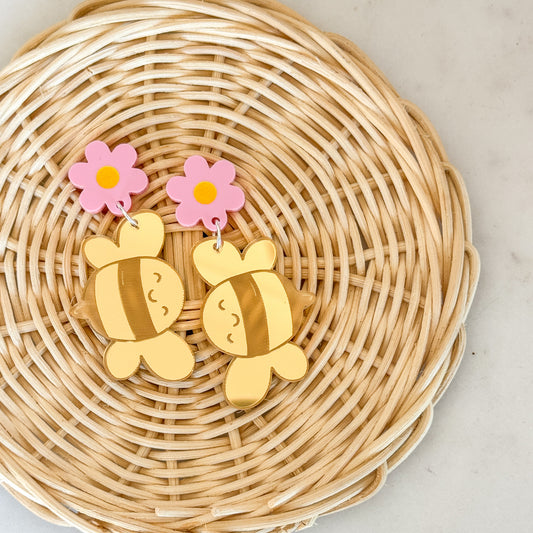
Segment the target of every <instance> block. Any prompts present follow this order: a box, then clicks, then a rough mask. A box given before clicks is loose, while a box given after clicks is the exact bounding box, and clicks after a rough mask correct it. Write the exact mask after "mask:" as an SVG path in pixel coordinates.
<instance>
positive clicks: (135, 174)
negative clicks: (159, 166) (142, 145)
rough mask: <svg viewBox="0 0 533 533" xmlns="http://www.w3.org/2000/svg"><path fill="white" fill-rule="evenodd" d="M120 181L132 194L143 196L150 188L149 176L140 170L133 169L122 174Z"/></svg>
mask: <svg viewBox="0 0 533 533" xmlns="http://www.w3.org/2000/svg"><path fill="white" fill-rule="evenodd" d="M120 179H121V180H124V182H125V187H126V188H127V190H128V192H129V193H130V194H141V193H143V192H144V191H145V190H146V189H147V188H148V183H149V182H148V176H147V175H146V174H145V173H144V171H142V170H141V169H140V168H132V169H130V170H128V171H126V172H121V174H120Z"/></svg>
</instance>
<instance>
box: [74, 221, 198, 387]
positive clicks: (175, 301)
mask: <svg viewBox="0 0 533 533" xmlns="http://www.w3.org/2000/svg"><path fill="white" fill-rule="evenodd" d="M135 220H136V221H137V224H138V227H137V228H136V227H134V226H132V225H130V224H129V222H128V221H127V220H123V221H122V222H121V223H120V225H119V227H118V229H117V243H116V244H115V242H114V241H113V240H111V239H109V238H107V237H98V236H96V237H89V238H88V239H86V240H85V241H84V243H83V245H82V253H83V256H84V257H85V259H86V260H87V261H88V262H89V263H90V264H91V265H92V266H93V267H94V268H95V269H96V270H95V272H93V274H92V275H91V276H90V278H89V280H88V282H87V285H86V287H85V289H84V292H83V298H82V301H81V302H80V303H79V304H78V305H76V306H75V307H74V308H73V309H71V315H72V316H74V317H75V318H85V319H86V320H88V321H89V323H90V324H91V326H92V327H93V329H95V330H96V331H97V332H98V333H100V334H101V335H103V336H105V337H107V338H109V339H111V340H113V341H117V342H115V343H113V344H111V345H110V346H109V347H108V349H107V351H106V355H105V363H106V367H107V369H108V370H109V372H110V373H111V374H112V375H113V376H114V377H116V378H118V379H126V378H128V377H130V376H131V375H133V374H134V373H135V372H136V371H137V369H138V367H139V365H140V363H141V362H144V363H145V364H146V366H147V367H148V368H149V369H150V370H152V372H153V373H154V374H156V375H158V376H160V377H162V378H164V379H169V380H177V379H183V378H185V377H187V376H188V375H189V374H190V373H191V371H192V364H194V358H192V355H191V351H190V348H189V347H188V346H187V344H186V343H185V341H184V340H183V339H182V338H181V337H179V336H178V335H176V334H174V333H173V332H171V331H169V328H170V326H171V325H172V324H173V323H174V322H175V321H176V319H177V318H178V317H179V315H180V314H181V311H182V309H183V305H184V301H185V291H184V287H183V282H182V281H181V278H180V276H179V274H178V273H177V272H176V271H175V270H174V269H173V268H172V267H171V266H170V265H169V264H168V263H167V262H165V261H163V260H162V259H159V258H158V255H159V253H160V252H161V249H162V247H163V242H164V226H163V221H162V220H161V217H160V216H159V215H157V214H156V213H154V212H151V211H142V212H140V213H137V214H136V215H135Z"/></svg>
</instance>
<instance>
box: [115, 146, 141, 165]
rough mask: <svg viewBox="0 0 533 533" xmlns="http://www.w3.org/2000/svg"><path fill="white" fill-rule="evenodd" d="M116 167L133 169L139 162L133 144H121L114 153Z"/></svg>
mask: <svg viewBox="0 0 533 533" xmlns="http://www.w3.org/2000/svg"><path fill="white" fill-rule="evenodd" d="M112 156H113V162H114V163H115V165H116V166H122V167H133V166H135V163H136V162H137V158H138V156H137V150H135V148H133V146H132V145H131V144H119V145H118V146H117V147H116V148H115V149H114V150H113V152H112Z"/></svg>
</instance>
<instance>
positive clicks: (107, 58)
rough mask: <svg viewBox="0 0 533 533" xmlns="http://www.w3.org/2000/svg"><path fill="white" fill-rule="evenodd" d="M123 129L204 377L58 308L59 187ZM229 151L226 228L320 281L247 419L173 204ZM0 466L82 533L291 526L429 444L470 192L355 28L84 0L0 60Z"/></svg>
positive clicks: (67, 233)
mask: <svg viewBox="0 0 533 533" xmlns="http://www.w3.org/2000/svg"><path fill="white" fill-rule="evenodd" d="M94 139H100V140H103V141H105V142H107V143H108V144H109V145H116V144H118V143H120V142H129V143H131V144H132V145H134V146H135V148H136V149H137V150H138V152H139V154H140V161H139V163H140V164H141V165H142V166H143V168H144V170H145V171H146V172H147V174H148V175H149V176H150V187H149V189H148V191H147V192H146V193H145V194H143V195H142V196H139V197H137V198H136V199H135V203H134V207H135V209H153V210H155V211H157V212H158V213H159V214H160V215H161V216H162V217H163V219H164V221H165V225H166V232H167V238H166V243H165V255H164V259H165V260H167V261H169V262H170V263H172V264H173V265H174V266H175V267H176V268H177V269H178V270H179V272H180V274H181V275H182V277H183V279H184V280H185V284H186V290H187V302H186V306H185V310H184V313H183V314H182V316H181V317H180V319H179V321H178V322H177V323H176V325H175V328H174V329H175V330H176V331H177V332H180V333H181V334H182V335H183V336H184V338H186V340H187V341H188V343H189V344H191V345H192V347H193V349H194V350H195V352H196V353H195V356H196V361H197V365H196V369H195V372H194V374H193V377H192V378H190V379H188V380H187V381H185V382H179V383H168V382H165V381H158V379H157V378H155V377H154V376H153V375H152V374H150V373H148V372H146V371H141V372H140V373H139V374H137V375H136V376H134V377H133V378H131V379H130V380H129V381H126V382H118V381H115V380H113V379H111V378H110V377H109V376H108V375H107V374H106V372H105V370H104V368H103V363H102V353H103V351H104V350H105V342H104V341H103V340H102V339H101V338H99V337H98V336H97V335H96V334H95V333H94V332H93V331H92V330H91V329H90V328H89V327H88V326H87V325H86V323H84V322H79V321H76V320H75V319H73V318H71V317H70V315H69V313H68V311H69V309H70V306H71V302H72V301H73V300H74V299H75V298H77V297H79V296H80V293H81V287H82V285H83V284H84V283H85V282H86V280H87V276H88V274H89V269H88V267H87V265H86V264H85V263H84V262H83V261H82V260H80V245H81V242H82V240H83V238H84V237H86V236H88V235H91V234H95V233H103V234H112V233H113V231H114V229H115V227H116V219H115V218H114V217H113V216H112V215H109V214H108V215H105V216H100V215H98V216H91V215H88V214H86V213H84V212H83V211H82V210H81V208H80V206H79V202H78V195H77V193H76V192H75V191H74V189H73V187H72V186H71V185H70V184H69V182H68V180H67V171H68V168H69V167H70V166H71V165H72V164H73V163H74V162H76V161H79V160H81V158H82V157H83V148H84V146H85V145H86V144H87V142H89V141H91V140H94ZM198 153H200V154H202V155H204V156H205V157H206V158H208V159H209V160H210V161H216V160H218V159H219V158H226V159H229V160H231V161H232V162H233V163H235V165H236V166H237V169H238V180H237V181H238V183H239V185H240V186H241V187H242V188H243V189H244V191H245V193H246V196H247V204H246V208H245V210H244V211H242V212H241V213H240V214H238V215H233V216H232V217H231V220H230V226H229V230H228V233H227V237H228V239H230V240H231V241H232V242H234V243H235V244H237V245H239V246H241V247H244V246H245V245H246V244H247V243H248V242H250V241H251V240H253V239H254V238H257V237H260V236H268V237H271V238H273V239H274V240H275V241H276V242H277V243H279V244H280V246H281V247H282V249H283V251H284V254H285V256H284V257H283V258H281V260H279V261H278V265H277V268H278V271H280V272H281V273H283V274H285V275H286V276H288V277H289V278H290V279H292V280H293V282H294V283H295V284H296V285H297V286H300V285H301V283H302V281H303V280H304V281H306V287H307V289H308V290H310V291H312V292H313V293H315V294H316V295H317V298H318V305H316V306H315V308H314V309H316V311H315V312H314V313H313V314H312V315H311V316H309V317H308V322H307V323H306V324H305V326H303V327H302V330H301V332H300V334H299V337H298V342H299V343H300V344H301V345H302V346H303V347H304V348H305V351H306V354H307V356H308V358H309V360H310V372H309V374H308V375H307V377H306V378H305V379H304V380H303V381H301V382H299V383H288V382H284V381H283V382H282V381H278V380H274V382H273V390H272V391H271V393H270V394H269V396H268V398H267V400H265V401H264V402H263V403H262V404H260V405H259V406H258V407H256V408H254V409H252V410H251V411H246V412H242V411H236V410H235V409H234V408H232V407H231V406H229V405H228V404H227V403H226V402H225V400H224V395H223V391H222V383H223V379H224V372H225V370H226V368H227V365H228V362H229V358H228V357H227V356H224V355H221V354H220V353H218V352H216V351H215V349H213V348H212V347H211V345H210V344H209V343H208V342H206V338H205V335H204V334H203V332H202V330H201V328H200V318H199V317H200V306H201V303H202V299H203V297H204V295H205V293H206V290H207V287H206V285H205V284H204V283H203V282H202V281H201V279H199V277H198V276H197V275H196V273H195V271H194V268H193V266H192V264H191V257H190V250H191V249H192V247H193V245H194V244H195V243H196V242H198V241H199V240H200V239H201V238H202V237H203V233H202V231H201V230H200V229H193V230H184V229H183V228H182V227H180V226H178V225H177V224H176V219H175V218H174V209H175V206H174V205H172V203H171V202H170V201H169V200H168V198H167V196H166V194H165V185H166V183H167V181H168V179H169V177H170V176H172V175H177V174H180V173H181V172H182V171H183V163H184V161H185V159H186V158H187V157H189V156H191V155H194V154H198ZM0 184H1V192H0V209H1V219H0V224H1V228H0V254H1V256H0V305H1V307H2V311H3V313H2V322H1V325H0V331H1V342H0V353H1V357H0V373H1V378H0V477H1V480H2V482H3V484H4V486H5V487H6V488H7V490H9V491H10V492H11V493H12V494H13V495H14V496H15V497H16V498H17V499H19V500H20V501H21V502H22V503H23V504H24V505H26V506H27V507H29V508H30V509H31V510H32V511H34V512H35V513H37V514H39V515H40V516H42V517H43V518H45V519H47V520H50V521H52V522H55V523H58V524H65V525H67V524H68V525H73V526H76V527H78V528H80V529H82V530H84V531H91V532H99V533H102V532H110V531H112V532H120V533H122V532H142V533H171V532H173V533H175V532H178V531H196V532H203V531H209V532H237V531H257V532H259V531H261V532H268V531H277V532H282V531H293V530H299V529H303V528H305V527H307V526H309V525H310V524H312V523H313V521H314V519H315V518H316V517H317V516H319V515H322V514H325V513H329V512H333V511H337V510H340V509H344V508H346V507H349V506H351V505H354V504H357V503H360V502H362V501H363V500H365V499H367V498H369V497H370V496H372V495H373V494H375V493H376V492H377V491H378V490H379V489H380V488H381V487H382V486H383V484H384V482H385V479H386V477H387V474H388V473H389V471H390V470H392V469H393V468H394V467H395V466H396V465H398V463H399V462H400V461H402V460H403V459H404V458H405V457H406V456H407V455H408V454H409V453H410V452H411V451H412V450H413V449H414V447H415V446H416V445H417V443H418V442H419V441H420V439H421V438H422V437H423V436H424V434H425V432H426V431H427V429H428V427H429V424H430V422H431V418H432V413H433V406H434V404H435V402H436V401H437V400H438V399H439V397H440V396H441V394H442V393H443V391H444V390H445V389H446V387H447V385H448V384H449V382H450V380H451V378H452V377H453V375H454V373H455V371H456V369H457V366H458V364H459V362H460V360H461V356H462V354H463V351H464V347H465V334H464V327H463V322H464V320H465V316H466V314H467V311H468V308H469V305H470V302H471V300H472V296H473V293H474V289H475V286H476V282H477V277H478V257H477V254H476V251H475V249H474V248H473V247H472V244H471V223H470V213H469V205H468V199H467V196H466V192H465V188H464V185H463V182H462V180H461V177H460V176H459V175H458V173H457V172H456V170H455V169H454V168H453V167H452V166H451V165H450V163H449V162H448V159H447V157H446V154H445V152H444V149H443V148H442V146H441V143H440V141H439V139H438V137H437V135H436V133H435V131H434V130H433V128H432V126H431V124H429V122H428V121H427V119H426V118H425V117H424V116H423V115H422V113H421V112H420V111H418V110H417V109H416V107H414V106H413V105H412V104H410V103H408V102H405V101H403V100H401V99H400V98H399V97H398V95H397V94H396V92H395V91H394V89H393V88H392V87H391V86H390V85H389V83H388V82H387V81H386V80H385V79H384V77H383V76H382V75H381V74H380V73H379V71H377V70H376V68H375V67H374V66H373V65H372V63H371V62H370V61H369V60H368V59H367V58H366V57H365V56H364V55H363V54H362V53H361V51H360V50H358V49H357V48H356V47H355V46H354V45H353V44H351V43H350V42H348V41H346V40H345V39H343V38H341V37H338V36H335V35H325V34H324V33H322V32H320V31H319V30H317V29H316V28H315V27H313V26H311V25H309V24H308V23H307V22H306V21H305V20H303V19H302V18H300V17H299V16H298V15H296V14H295V13H293V12H291V11H289V10H288V9H286V8H285V7H283V6H282V5H280V4H278V3H276V2H273V1H268V0H262V1H261V0H255V1H239V0H206V1H199V0H157V1H155V0H123V1H108V0H106V1H104V0H94V1H89V2H86V3H85V4H83V5H82V6H81V7H80V8H79V9H78V10H77V11H76V13H75V14H74V15H73V17H72V19H71V20H69V21H68V22H65V23H64V24H61V25H59V26H57V27H55V28H53V29H51V30H49V31H48V32H46V33H44V34H43V35H40V36H39V37H37V38H35V39H34V40H33V41H32V42H31V43H29V44H28V45H27V46H26V47H25V48H24V49H23V50H22V51H21V52H20V54H19V55H18V57H17V58H16V59H15V60H14V61H13V62H12V63H11V64H10V65H9V66H8V67H7V68H6V69H5V70H4V71H3V73H2V74H1V76H0Z"/></svg>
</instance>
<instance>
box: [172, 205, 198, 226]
mask: <svg viewBox="0 0 533 533" xmlns="http://www.w3.org/2000/svg"><path fill="white" fill-rule="evenodd" d="M199 205H200V204H198V202H196V201H193V202H183V203H181V204H180V205H178V207H177V208H176V219H177V221H178V223H179V224H181V225H182V226H185V227H186V228H191V227H193V226H196V225H197V224H198V222H200V220H201V212H200V209H199V208H198V207H199Z"/></svg>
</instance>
